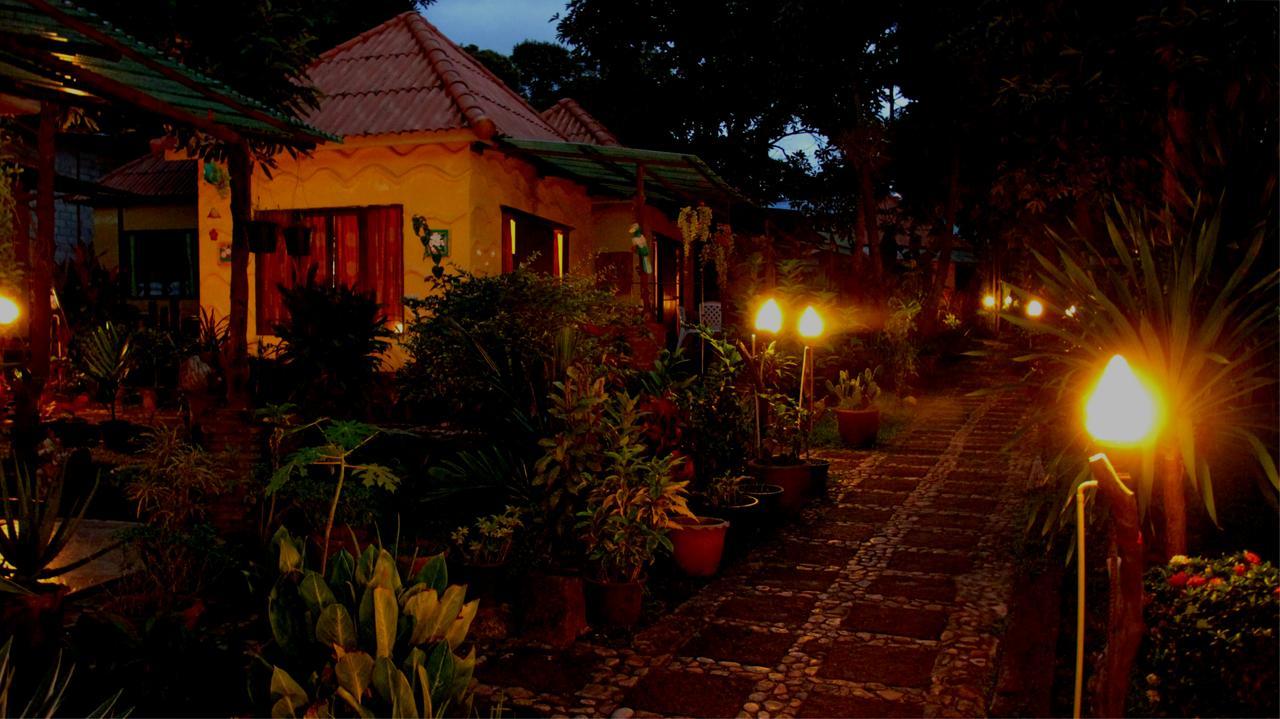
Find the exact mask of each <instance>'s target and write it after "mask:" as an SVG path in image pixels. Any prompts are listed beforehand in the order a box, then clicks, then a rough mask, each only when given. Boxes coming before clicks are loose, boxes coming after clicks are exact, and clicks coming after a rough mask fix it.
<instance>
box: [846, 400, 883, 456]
mask: <svg viewBox="0 0 1280 719" xmlns="http://www.w3.org/2000/svg"><path fill="white" fill-rule="evenodd" d="M835 412H836V426H837V427H839V429H840V439H842V440H844V443H845V444H846V445H847V446H849V447H867V446H870V445H873V444H875V443H876V435H878V434H879V433H880V410H878V409H837V410H836V411H835Z"/></svg>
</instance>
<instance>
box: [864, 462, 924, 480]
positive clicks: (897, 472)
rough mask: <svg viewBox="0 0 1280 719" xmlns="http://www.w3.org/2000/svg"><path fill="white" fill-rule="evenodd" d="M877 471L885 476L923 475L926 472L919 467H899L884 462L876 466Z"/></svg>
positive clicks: (917, 476)
mask: <svg viewBox="0 0 1280 719" xmlns="http://www.w3.org/2000/svg"><path fill="white" fill-rule="evenodd" d="M875 473H876V474H878V475H881V476H884V477H916V478H919V477H923V476H924V475H925V474H926V472H925V470H923V469H920V468H919V467H898V466H894V465H888V464H882V465H880V466H879V467H876V468H875Z"/></svg>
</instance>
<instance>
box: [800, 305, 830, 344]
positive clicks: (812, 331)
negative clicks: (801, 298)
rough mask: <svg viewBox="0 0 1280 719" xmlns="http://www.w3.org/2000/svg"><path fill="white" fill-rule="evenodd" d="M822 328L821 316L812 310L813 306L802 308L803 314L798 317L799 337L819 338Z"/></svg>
mask: <svg viewBox="0 0 1280 719" xmlns="http://www.w3.org/2000/svg"><path fill="white" fill-rule="evenodd" d="M823 326H824V325H823V322H822V316H821V315H819V314H818V311H817V310H815V309H814V308H813V305H810V306H808V307H806V308H804V313H803V314H801V315H800V327H799V329H800V336H801V337H821V336H822V328H823Z"/></svg>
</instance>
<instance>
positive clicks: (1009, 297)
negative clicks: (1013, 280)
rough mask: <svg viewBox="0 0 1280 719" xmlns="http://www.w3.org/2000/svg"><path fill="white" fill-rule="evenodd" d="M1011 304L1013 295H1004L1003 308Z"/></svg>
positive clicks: (1007, 307)
mask: <svg viewBox="0 0 1280 719" xmlns="http://www.w3.org/2000/svg"><path fill="white" fill-rule="evenodd" d="M1012 306H1013V295H1005V296H1004V308H1005V309H1006V310H1007V309H1009V308H1010V307H1012Z"/></svg>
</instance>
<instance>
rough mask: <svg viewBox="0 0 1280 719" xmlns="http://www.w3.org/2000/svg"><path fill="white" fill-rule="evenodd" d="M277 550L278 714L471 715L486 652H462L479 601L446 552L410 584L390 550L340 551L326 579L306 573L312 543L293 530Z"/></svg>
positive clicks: (282, 533) (274, 702) (274, 696)
mask: <svg viewBox="0 0 1280 719" xmlns="http://www.w3.org/2000/svg"><path fill="white" fill-rule="evenodd" d="M272 545H273V547H274V548H275V550H276V562H277V565H278V568H279V570H280V575H281V576H280V578H279V579H278V580H277V582H276V584H275V587H274V588H273V589H272V590H271V596H270V599H269V600H268V609H267V616H268V619H269V620H270V623H271V634H272V636H273V638H274V640H275V644H276V648H277V649H278V650H279V653H280V658H281V662H280V663H279V664H274V665H272V673H271V685H270V694H271V716H272V717H301V716H304V715H305V716H335V715H339V714H354V715H356V716H360V717H373V716H386V717H413V718H414V719H417V718H418V717H422V719H428V718H429V717H438V716H443V715H444V714H445V712H446V711H447V712H448V713H449V714H451V715H454V714H469V713H470V709H471V706H470V705H471V692H472V687H471V684H472V681H471V678H472V673H473V671H474V669H475V664H476V652H475V649H474V648H472V649H471V650H470V651H469V652H468V653H467V654H466V656H459V655H458V654H457V651H458V648H459V647H460V646H461V645H462V644H463V642H464V641H465V640H466V637H467V630H468V629H469V628H470V626H471V622H472V620H473V619H475V616H476V610H477V609H478V608H479V600H472V601H470V602H467V601H466V598H465V595H466V587H464V586H458V585H449V584H448V570H447V568H446V567H445V562H444V555H437V556H435V557H432V558H431V559H430V560H429V561H428V562H427V563H426V565H425V566H423V568H422V569H421V570H420V571H419V572H418V573H417V574H416V575H414V576H413V577H411V578H409V579H408V580H407V581H402V579H401V577H400V571H399V569H398V568H397V567H396V562H395V558H394V557H392V555H391V553H390V552H388V551H386V550H385V549H382V548H381V547H375V546H372V545H371V546H369V547H366V548H365V549H364V551H363V552H361V553H360V556H359V557H358V558H357V557H353V556H352V555H351V554H350V553H349V552H347V551H346V550H345V549H344V550H342V551H340V552H338V553H337V554H335V555H334V556H333V557H332V561H330V562H329V568H328V575H327V576H324V575H321V574H320V573H319V572H316V571H314V570H310V569H307V568H306V567H305V562H304V551H305V544H304V543H303V542H302V541H300V540H295V539H294V538H293V537H292V536H291V535H290V534H289V532H288V530H286V529H284V528H283V527H281V528H280V529H279V530H278V531H277V532H276V534H275V537H274V538H273V539H272ZM286 667H287V668H286Z"/></svg>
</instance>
